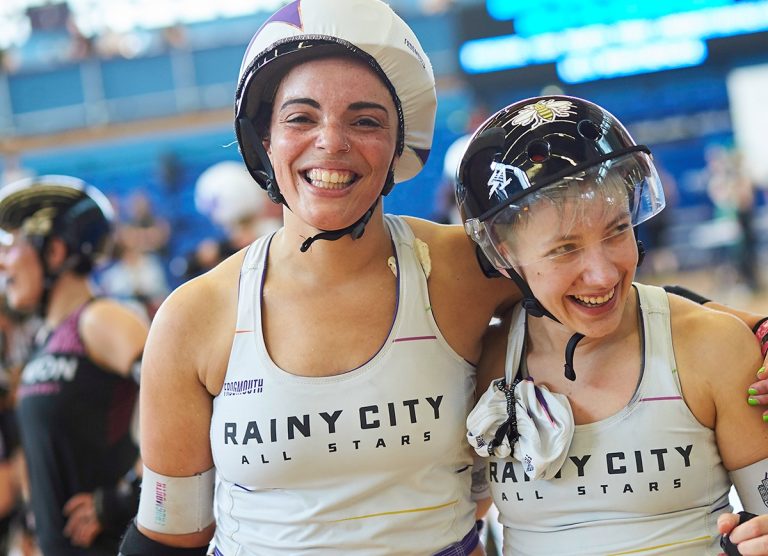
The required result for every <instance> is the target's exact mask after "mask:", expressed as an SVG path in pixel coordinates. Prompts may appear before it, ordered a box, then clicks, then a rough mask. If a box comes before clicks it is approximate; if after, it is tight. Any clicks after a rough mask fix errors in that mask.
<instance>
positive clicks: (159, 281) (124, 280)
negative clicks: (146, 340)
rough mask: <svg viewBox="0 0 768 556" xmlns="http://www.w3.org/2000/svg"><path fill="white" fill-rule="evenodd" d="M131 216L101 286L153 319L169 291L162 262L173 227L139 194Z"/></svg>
mask: <svg viewBox="0 0 768 556" xmlns="http://www.w3.org/2000/svg"><path fill="white" fill-rule="evenodd" d="M129 207H130V208H129V211H130V212H129V214H128V215H127V218H126V219H125V220H124V221H122V222H120V223H119V224H118V227H117V234H116V236H117V242H116V245H115V253H114V259H115V262H114V263H113V264H112V265H111V266H110V267H109V268H107V269H106V270H104V272H102V273H101V276H100V279H99V285H100V286H101V287H102V288H103V289H104V290H105V292H106V293H107V294H108V295H111V296H114V297H117V298H120V299H123V300H131V301H137V302H138V303H139V304H140V305H141V306H142V307H143V308H144V310H145V311H146V313H147V315H148V316H149V317H150V318H151V317H152V316H153V315H154V313H155V311H156V310H157V308H158V307H159V306H160V304H161V303H162V302H163V300H164V299H165V297H166V296H167V295H168V293H169V292H170V285H169V284H168V279H167V276H166V271H165V267H164V265H163V262H162V261H163V260H164V257H165V255H166V250H167V246H168V240H169V238H170V226H169V224H168V222H167V221H166V220H165V219H163V218H160V217H159V216H157V215H156V214H155V213H154V210H153V208H152V204H151V202H150V200H149V197H147V195H146V194H145V193H144V192H142V191H137V192H135V193H133V195H131V197H130V199H129Z"/></svg>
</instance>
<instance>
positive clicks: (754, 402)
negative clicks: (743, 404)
mask: <svg viewBox="0 0 768 556" xmlns="http://www.w3.org/2000/svg"><path fill="white" fill-rule="evenodd" d="M747 403H748V404H749V405H757V403H758V402H757V400H756V399H755V398H747Z"/></svg>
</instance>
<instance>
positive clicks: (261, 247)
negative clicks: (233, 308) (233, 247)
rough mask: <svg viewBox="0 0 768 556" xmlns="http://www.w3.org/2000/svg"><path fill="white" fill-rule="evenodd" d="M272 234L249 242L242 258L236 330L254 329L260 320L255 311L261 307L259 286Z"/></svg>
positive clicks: (262, 278)
mask: <svg viewBox="0 0 768 556" xmlns="http://www.w3.org/2000/svg"><path fill="white" fill-rule="evenodd" d="M273 235H274V234H270V235H267V236H263V237H260V238H259V239H257V240H256V241H254V242H253V243H251V245H250V246H248V249H247V251H246V253H245V257H244V258H243V264H242V266H241V267H240V286H239V290H238V296H237V330H255V329H256V327H257V326H256V325H257V323H258V322H260V318H258V317H259V315H258V314H257V311H260V308H261V286H262V284H263V283H264V276H265V271H266V267H267V255H268V254H269V245H270V243H271V242H272V237H273Z"/></svg>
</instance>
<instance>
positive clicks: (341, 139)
mask: <svg viewBox="0 0 768 556" xmlns="http://www.w3.org/2000/svg"><path fill="white" fill-rule="evenodd" d="M315 144H316V145H317V147H318V148H320V149H323V150H324V151H326V152H328V153H345V152H349V149H350V145H349V142H348V140H347V134H346V133H345V131H344V126H343V125H342V124H341V123H339V122H325V123H324V124H323V126H322V127H320V129H319V130H318V134H317V141H316V143H315Z"/></svg>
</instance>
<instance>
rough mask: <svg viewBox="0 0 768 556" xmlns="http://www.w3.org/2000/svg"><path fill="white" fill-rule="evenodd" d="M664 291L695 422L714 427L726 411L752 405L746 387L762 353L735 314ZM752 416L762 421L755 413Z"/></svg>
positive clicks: (756, 421)
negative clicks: (748, 403)
mask: <svg viewBox="0 0 768 556" xmlns="http://www.w3.org/2000/svg"><path fill="white" fill-rule="evenodd" d="M668 297H669V305H670V311H671V324H672V343H673V347H674V352H675V359H676V362H677V371H678V376H679V378H680V384H681V385H682V390H683V396H684V398H685V401H686V403H687V404H688V406H689V407H690V409H691V411H692V412H693V413H694V415H695V416H696V418H697V419H698V420H699V422H701V423H702V424H703V425H705V426H707V427H709V428H715V427H716V426H720V425H722V424H723V423H725V422H726V418H727V416H728V415H731V414H738V412H740V411H745V412H748V411H749V409H754V408H749V407H748V406H747V404H746V402H745V400H746V392H747V388H748V387H749V385H750V384H751V383H752V382H754V376H755V372H756V371H757V369H758V368H759V367H760V364H761V362H762V357H761V356H760V350H759V347H758V345H757V340H756V339H755V338H754V336H753V335H752V331H751V330H750V329H749V328H748V327H747V325H746V324H744V322H742V321H741V320H739V319H738V318H736V317H735V316H733V315H730V314H728V313H723V312H720V311H713V310H711V309H707V308H705V307H702V306H701V305H697V304H695V303H692V302H690V301H688V300H686V299H682V298H678V297H677V296H668ZM746 419H747V420H749V419H750V418H749V417H746ZM753 420H754V422H753V423H751V424H752V425H756V426H757V425H762V420H761V419H759V418H758V417H754V418H753ZM721 448H722V447H721ZM721 452H722V449H721ZM730 461H732V460H729V462H730Z"/></svg>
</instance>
